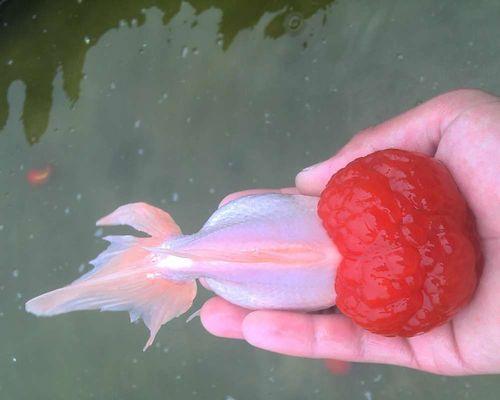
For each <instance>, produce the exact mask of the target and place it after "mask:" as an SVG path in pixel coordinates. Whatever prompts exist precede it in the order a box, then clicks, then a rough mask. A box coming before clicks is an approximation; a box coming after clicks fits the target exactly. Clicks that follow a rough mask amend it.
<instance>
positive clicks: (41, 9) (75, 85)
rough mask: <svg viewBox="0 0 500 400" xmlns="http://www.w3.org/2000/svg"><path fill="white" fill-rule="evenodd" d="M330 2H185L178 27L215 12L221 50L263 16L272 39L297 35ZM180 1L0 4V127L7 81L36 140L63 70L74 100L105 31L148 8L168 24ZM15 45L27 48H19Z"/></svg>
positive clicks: (140, 17) (137, 19) (136, 22)
mask: <svg viewBox="0 0 500 400" xmlns="http://www.w3.org/2000/svg"><path fill="white" fill-rule="evenodd" d="M332 2H333V0H318V1H311V2H309V1H290V0H278V1H266V0H258V1H255V0H244V1H238V2H235V1H226V0H187V3H189V4H190V5H191V7H193V9H194V16H193V18H192V19H191V20H190V21H185V22H186V23H189V24H190V26H191V27H193V28H194V27H196V26H197V24H198V21H197V16H198V15H199V14H201V13H203V12H204V11H206V10H208V9H217V10H219V11H220V13H221V19H220V23H219V26H218V32H217V36H216V37H214V38H213V40H218V41H220V44H221V46H222V48H223V49H227V48H228V47H229V46H230V45H231V43H232V41H233V40H234V38H235V37H236V35H237V34H238V32H240V31H241V30H243V29H250V28H253V27H255V25H256V24H257V23H258V21H259V20H260V19H261V18H262V16H263V15H265V14H266V13H273V14H274V17H273V18H272V19H271V20H270V21H269V22H268V24H267V26H266V27H265V30H264V35H265V36H268V37H272V38H277V37H279V36H281V35H283V34H284V33H285V32H287V31H296V30H298V28H299V27H300V26H302V23H303V22H302V20H303V19H307V18H309V17H310V16H311V15H313V14H314V13H316V12H318V10H323V11H326V9H327V7H328V6H329V4H331V3H332ZM181 3H182V1H181V0H163V1H154V0H139V1H138V0H133V1H126V2H119V3H115V2H107V1H85V2H83V1H72V2H68V1H66V0H52V1H50V2H46V3H42V4H40V2H38V1H26V2H18V1H7V2H4V3H1V4H0V7H1V8H0V36H2V37H9V39H10V40H8V41H7V40H2V41H1V42H0V54H1V57H2V59H1V60H0V77H1V78H0V129H1V128H2V127H3V126H4V125H5V122H6V121H7V110H8V107H7V90H8V88H9V86H10V84H11V83H12V82H13V81H15V80H17V79H20V80H22V81H23V82H24V83H25V84H26V100H25V103H24V109H23V115H22V119H23V123H24V130H25V135H26V139H27V140H28V142H29V143H31V144H33V143H36V142H38V141H39V140H40V137H41V136H42V135H43V133H44V132H45V131H46V129H47V125H48V119H49V113H50V109H51V106H52V91H53V86H52V81H53V79H54V77H55V75H56V72H57V71H58V69H61V70H62V73H63V81H64V90H65V92H66V94H67V96H68V97H69V99H70V100H71V101H72V102H75V101H76V100H78V97H79V92H80V82H81V79H82V77H83V73H82V68H83V63H84V60H85V55H86V53H87V51H88V49H89V48H90V47H91V46H93V45H94V44H95V43H96V42H98V41H99V39H100V38H101V36H102V35H103V34H104V33H105V32H107V31H109V30H110V29H113V28H118V27H119V26H121V25H124V24H126V25H128V26H132V25H133V26H141V25H143V24H144V22H145V16H144V10H145V9H146V8H150V7H152V6H155V7H157V8H159V9H160V10H161V11H162V12H163V19H162V20H163V24H164V25H168V24H169V22H170V21H171V20H172V18H173V17H174V16H176V15H177V14H178V13H179V10H180V9H181ZM325 16H326V14H325ZM19 41H22V42H23V43H26V44H25V45H24V46H22V47H19V46H17V43H19ZM305 43H306V42H304V44H305ZM14 64H15V65H14Z"/></svg>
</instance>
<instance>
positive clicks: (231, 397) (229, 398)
mask: <svg viewBox="0 0 500 400" xmlns="http://www.w3.org/2000/svg"><path fill="white" fill-rule="evenodd" d="M224 400H236V399H235V398H234V397H233V396H230V395H227V396H226V398H225V399H224Z"/></svg>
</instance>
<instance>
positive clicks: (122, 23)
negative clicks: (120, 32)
mask: <svg viewBox="0 0 500 400" xmlns="http://www.w3.org/2000/svg"><path fill="white" fill-rule="evenodd" d="M118 26H119V27H120V28H123V27H125V26H127V21H125V20H124V19H121V20H120V22H119V23H118Z"/></svg>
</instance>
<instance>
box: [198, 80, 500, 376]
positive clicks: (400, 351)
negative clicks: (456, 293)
mask: <svg viewBox="0 0 500 400" xmlns="http://www.w3.org/2000/svg"><path fill="white" fill-rule="evenodd" d="M386 148H400V149H405V150H410V151H417V152H421V153H425V154H427V155H430V156H433V157H435V158H437V159H439V160H440V161H442V162H443V163H444V164H445V165H446V166H447V167H448V169H449V170H450V172H451V173H452V175H453V176H454V178H455V181H456V182H457V184H458V186H459V188H460V190H461V192H462V194H463V195H464V197H465V198H466V199H467V201H468V204H469V206H470V208H471V210H472V212H473V213H474V215H475V217H476V223H477V228H478V233H479V236H480V240H481V246H482V251H483V256H484V265H483V272H482V275H481V277H480V280H479V284H478V287H477V289H476V292H475V293H474V296H473V298H472V300H471V302H470V303H469V304H468V305H467V306H466V307H464V308H463V309H462V310H461V311H460V312H459V313H457V314H456V315H455V316H454V318H453V319H452V320H451V321H449V322H448V323H446V324H444V325H441V326H439V327H437V328H434V329H433V330H431V331H429V332H427V333H425V334H422V335H419V336H415V337H411V338H389V337H384V336H380V335H376V334H373V333H370V332H368V331H366V330H364V329H362V328H360V327H358V326H357V325H355V324H354V323H353V322H352V321H351V320H350V319H349V318H347V317H345V316H344V315H342V314H306V313H297V312H287V311H265V310H262V311H260V310H259V311H251V310H246V309H243V308H241V307H237V306H234V305H232V304H230V303H228V302H226V301H224V300H222V299H221V298H217V297H216V298H213V299H210V300H209V301H207V302H206V303H205V305H204V306H203V308H202V310H201V320H202V323H203V325H204V327H205V328H206V329H207V330H208V331H209V332H211V333H212V334H214V335H217V336H222V337H228V338H238V339H244V340H246V341H247V342H248V343H250V344H252V345H254V346H256V347H259V348H262V349H265V350H269V351H274V352H278V353H282V354H288V355H293V356H300V357H309V358H325V359H330V358H335V359H340V360H346V361H355V362H375V363H384V364H394V365H400V366H405V367H410V368H415V369H419V370H422V371H427V372H432V373H438V374H445V375H468V374H486V373H500V99H499V98H498V97H495V96H492V95H489V94H487V93H484V92H481V91H477V90H458V91H454V92H450V93H446V94H444V95H441V96H438V97H436V98H434V99H431V100H430V101H428V102H426V103H424V104H422V105H420V106H418V107H416V108H414V109H412V110H410V111H407V112H405V113H403V114H401V115H399V116H397V117H395V118H393V119H391V120H388V121H386V122H384V123H382V124H380V125H377V126H375V127H370V128H368V129H366V130H364V131H362V132H360V133H358V134H357V135H355V136H354V137H353V138H352V140H350V141H349V143H348V144H347V145H345V146H344V147H343V148H342V149H341V150H340V151H339V152H338V153H337V154H336V155H334V156H333V157H332V158H330V159H329V160H326V161H324V162H322V163H320V164H316V165H314V166H312V167H310V168H306V169H305V170H303V171H302V172H300V173H299V174H298V175H297V177H296V189H284V191H285V192H288V193H290V192H294V191H298V192H300V193H303V194H308V195H315V196H319V195H320V193H321V191H322V190H323V188H324V187H325V185H326V183H327V182H328V180H329V179H330V177H331V176H332V175H333V174H334V173H335V172H336V171H338V170H339V169H340V168H342V167H344V166H345V165H346V164H347V163H349V162H350V161H352V160H353V159H355V158H358V157H361V156H365V155H367V154H369V153H372V152H374V151H377V150H382V149H386ZM281 191H283V189H281ZM248 193H249V192H248V191H246V192H240V193H235V194H232V195H230V196H228V197H227V198H226V199H225V200H224V202H227V201H229V200H232V199H234V198H235V197H238V196H241V195H244V194H248Z"/></svg>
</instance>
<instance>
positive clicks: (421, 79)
mask: <svg viewBox="0 0 500 400" xmlns="http://www.w3.org/2000/svg"><path fill="white" fill-rule="evenodd" d="M418 81H419V82H420V83H423V82H425V76H423V75H421V76H420V78H418Z"/></svg>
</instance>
